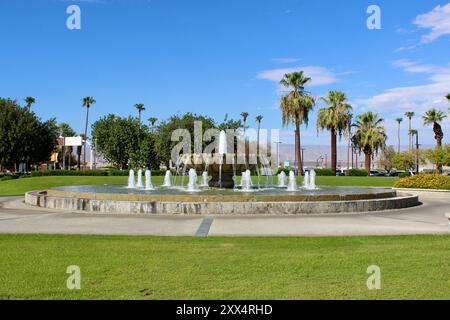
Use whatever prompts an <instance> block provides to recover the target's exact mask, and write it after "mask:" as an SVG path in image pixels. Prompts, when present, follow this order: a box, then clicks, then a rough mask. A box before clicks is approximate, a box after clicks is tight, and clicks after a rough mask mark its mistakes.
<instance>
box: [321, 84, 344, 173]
mask: <svg viewBox="0 0 450 320" xmlns="http://www.w3.org/2000/svg"><path fill="white" fill-rule="evenodd" d="M322 100H323V101H325V103H326V104H327V105H328V108H322V109H320V110H319V113H318V114H317V129H318V130H324V129H326V130H329V131H330V132H331V168H332V170H333V172H334V175H336V168H337V135H339V138H341V137H342V134H343V133H345V132H346V129H347V128H348V121H349V118H350V117H349V114H350V111H351V110H352V107H351V106H350V105H349V104H348V103H347V97H346V95H345V93H343V92H340V91H330V92H328V95H327V96H326V97H325V98H322Z"/></svg>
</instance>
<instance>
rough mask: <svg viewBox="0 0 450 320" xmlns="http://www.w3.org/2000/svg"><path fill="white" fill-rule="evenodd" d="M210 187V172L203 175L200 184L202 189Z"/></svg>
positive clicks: (204, 172)
mask: <svg viewBox="0 0 450 320" xmlns="http://www.w3.org/2000/svg"><path fill="white" fill-rule="evenodd" d="M207 186H208V172H207V171H203V173H202V183H201V184H200V187H207Z"/></svg>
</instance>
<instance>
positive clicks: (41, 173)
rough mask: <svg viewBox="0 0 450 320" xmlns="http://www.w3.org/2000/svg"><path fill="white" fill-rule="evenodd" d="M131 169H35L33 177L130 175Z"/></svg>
mask: <svg viewBox="0 0 450 320" xmlns="http://www.w3.org/2000/svg"><path fill="white" fill-rule="evenodd" d="M165 173H166V171H165V170H152V176H163V175H164V174H165ZM128 175H129V170H86V171H84V170H80V171H75V170H46V171H33V172H32V173H31V176H32V177H51V176H96V177H106V176H110V177H113V176H124V177H125V176H128Z"/></svg>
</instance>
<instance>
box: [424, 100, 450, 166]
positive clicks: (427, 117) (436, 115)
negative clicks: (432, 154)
mask: <svg viewBox="0 0 450 320" xmlns="http://www.w3.org/2000/svg"><path fill="white" fill-rule="evenodd" d="M446 117H447V116H446V115H445V114H444V112H442V111H441V110H436V109H434V108H433V109H430V110H428V111H427V112H425V114H424V115H423V116H422V119H423V124H424V125H426V126H427V125H430V124H433V132H434V138H435V139H436V146H437V147H438V148H441V147H442V139H443V138H444V132H443V131H442V127H441V125H440V124H439V122H442V120H444V119H445V118H446ZM437 170H438V173H440V174H441V173H442V165H438V166H437Z"/></svg>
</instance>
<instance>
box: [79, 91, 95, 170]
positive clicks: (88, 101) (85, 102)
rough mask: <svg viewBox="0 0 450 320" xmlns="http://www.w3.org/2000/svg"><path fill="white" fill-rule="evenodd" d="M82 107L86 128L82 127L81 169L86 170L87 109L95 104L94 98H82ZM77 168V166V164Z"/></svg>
mask: <svg viewBox="0 0 450 320" xmlns="http://www.w3.org/2000/svg"><path fill="white" fill-rule="evenodd" d="M82 101H83V107H86V126H85V127H84V139H83V141H84V142H83V145H84V151H83V169H85V168H86V141H87V138H88V136H87V130H88V124H89V109H90V107H91V106H92V105H93V104H94V103H95V102H96V101H95V99H94V97H85V98H83V100H82ZM78 166H79V164H78Z"/></svg>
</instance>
